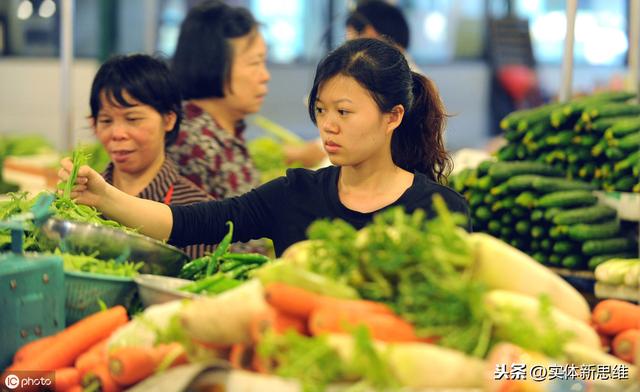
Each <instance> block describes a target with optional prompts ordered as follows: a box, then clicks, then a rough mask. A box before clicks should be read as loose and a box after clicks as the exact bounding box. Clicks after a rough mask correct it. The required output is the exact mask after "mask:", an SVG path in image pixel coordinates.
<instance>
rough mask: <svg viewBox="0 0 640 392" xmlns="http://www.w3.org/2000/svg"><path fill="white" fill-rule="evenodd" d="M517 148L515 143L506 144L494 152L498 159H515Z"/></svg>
mask: <svg viewBox="0 0 640 392" xmlns="http://www.w3.org/2000/svg"><path fill="white" fill-rule="evenodd" d="M517 148H518V146H517V144H515V143H514V144H507V145H506V146H502V147H500V149H499V150H498V152H497V153H496V157H497V158H498V160H500V161H512V160H514V159H516V149H517Z"/></svg>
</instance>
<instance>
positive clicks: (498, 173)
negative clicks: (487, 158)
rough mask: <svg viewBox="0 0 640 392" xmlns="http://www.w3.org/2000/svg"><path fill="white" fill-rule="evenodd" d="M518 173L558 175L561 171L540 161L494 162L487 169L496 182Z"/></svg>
mask: <svg viewBox="0 0 640 392" xmlns="http://www.w3.org/2000/svg"><path fill="white" fill-rule="evenodd" d="M519 174H540V175H545V176H552V177H560V176H562V174H563V173H562V171H560V170H558V169H557V168H553V167H551V166H549V165H545V164H544V163H540V162H533V161H520V162H496V163H495V164H494V165H493V166H491V168H490V169H489V175H490V176H491V177H493V178H494V180H496V182H499V181H504V180H506V179H508V178H511V177H513V176H517V175H519Z"/></svg>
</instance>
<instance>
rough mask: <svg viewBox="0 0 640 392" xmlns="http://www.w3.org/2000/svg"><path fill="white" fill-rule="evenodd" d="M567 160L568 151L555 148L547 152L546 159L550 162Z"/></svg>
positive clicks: (546, 161)
mask: <svg viewBox="0 0 640 392" xmlns="http://www.w3.org/2000/svg"><path fill="white" fill-rule="evenodd" d="M566 160H567V153H566V152H565V151H563V150H553V151H551V152H549V153H548V154H547V156H546V157H545V159H544V161H545V163H548V164H550V165H551V164H553V163H555V162H565V161H566Z"/></svg>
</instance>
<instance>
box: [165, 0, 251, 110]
mask: <svg viewBox="0 0 640 392" xmlns="http://www.w3.org/2000/svg"><path fill="white" fill-rule="evenodd" d="M257 25H258V24H257V22H256V20H255V19H254V17H253V15H251V12H249V11H248V10H247V9H246V8H242V7H232V6H229V5H227V4H225V3H223V2H222V1H219V0H209V1H204V2H203V3H201V4H199V5H197V6H195V7H194V8H192V9H191V10H190V11H189V13H188V14H187V17H186V18H185V20H184V21H183V22H182V26H181V27H180V36H179V37H178V44H177V46H176V51H175V54H174V55H173V61H172V71H173V73H174V75H175V76H176V79H177V81H178V84H179V85H180V90H181V92H182V96H183V98H184V99H198V98H212V97H219V98H222V97H224V87H225V84H226V83H229V82H230V80H231V64H232V62H233V50H232V47H231V44H230V43H229V39H232V38H240V37H244V36H246V35H248V34H251V33H252V32H254V31H257V29H256V27H257Z"/></svg>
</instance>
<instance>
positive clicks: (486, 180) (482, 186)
mask: <svg viewBox="0 0 640 392" xmlns="http://www.w3.org/2000/svg"><path fill="white" fill-rule="evenodd" d="M492 185H493V180H492V178H491V177H489V176H486V175H485V176H483V177H479V178H478V181H477V182H476V188H477V189H479V190H481V191H488V190H489V189H491V186H492Z"/></svg>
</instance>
